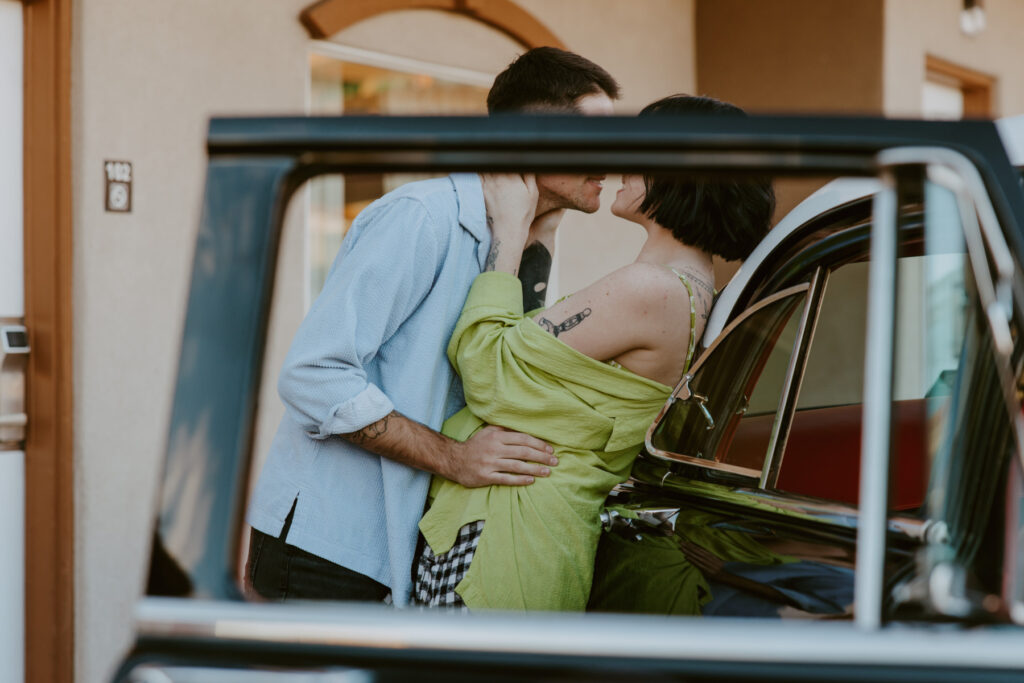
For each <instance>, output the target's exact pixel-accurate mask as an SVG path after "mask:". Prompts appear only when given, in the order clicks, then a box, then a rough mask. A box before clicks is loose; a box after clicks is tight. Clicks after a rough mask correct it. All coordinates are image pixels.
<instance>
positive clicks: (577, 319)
mask: <svg viewBox="0 0 1024 683" xmlns="http://www.w3.org/2000/svg"><path fill="white" fill-rule="evenodd" d="M590 313H591V310H590V309H589V308H584V309H583V310H582V311H580V312H579V313H577V314H576V315H572V316H569V317H568V318H566V319H565V320H563V321H562V322H561V323H559V324H558V325H556V324H554V323H553V322H551V321H550V320H548V319H547V318H541V319H540V320H538V321H537V323H538V324H539V325H540V326H541V327H543V328H544V329H545V330H546V331H548V332H550V333H551V334H553V335H555V336H556V337H557V336H558V335H560V334H562V333H563V332H568V331H569V330H571V329H572V328H574V327H576V326H577V325H579V324H580V323H581V322H583V319H584V318H586V317H587V316H589V315H590Z"/></svg>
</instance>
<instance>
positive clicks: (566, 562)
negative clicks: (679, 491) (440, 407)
mask: <svg viewBox="0 0 1024 683" xmlns="http://www.w3.org/2000/svg"><path fill="white" fill-rule="evenodd" d="M686 284H687V288H688V289H689V284H688V283H686ZM691 298H692V297H691ZM691 322H692V318H691ZM692 327H693V326H692V324H691V330H692ZM691 337H693V335H692V333H691ZM691 346H692V343H691ZM691 353H692V351H691ZM448 358H449V359H450V360H451V362H452V364H453V365H454V366H455V369H456V370H457V371H458V373H459V375H460V376H461V377H462V381H463V388H464V391H465V396H466V408H464V409H463V410H461V411H460V412H458V413H456V414H455V415H453V416H452V417H451V418H449V419H448V420H447V421H446V422H445V424H444V427H443V428H442V433H444V434H446V435H447V436H450V437H452V438H453V439H457V440H460V441H464V440H465V439H468V438H469V437H470V436H472V435H473V434H474V433H475V432H476V431H477V430H478V429H480V428H481V427H483V426H484V425H486V424H493V425H500V426H502V427H507V428H508V429H513V430H516V431H520V432H525V433H528V434H532V435H533V436H536V437H537V438H540V439H543V440H545V441H547V442H548V443H550V444H551V445H552V447H553V448H554V451H555V455H556V456H558V458H559V464H558V466H557V467H553V468H551V476H549V477H542V478H538V479H537V480H536V481H535V482H534V483H533V484H531V485H529V486H488V487H482V488H472V489H470V488H465V487H463V486H460V485H458V484H456V483H454V482H451V481H448V480H446V479H443V478H440V477H434V480H433V482H432V485H431V495H430V497H431V500H432V502H431V505H430V509H429V510H428V511H427V513H426V515H424V517H423V519H422V520H421V521H420V531H421V532H422V533H423V536H424V538H425V539H426V542H427V543H428V544H429V545H430V548H431V550H432V551H433V553H434V554H435V555H440V554H442V553H445V552H447V551H448V550H450V549H451V548H452V546H453V544H454V542H455V539H456V536H457V535H458V532H459V529H460V528H462V527H463V526H464V525H466V524H469V523H471V522H475V521H479V520H484V521H485V525H484V529H483V532H482V534H481V536H480V539H479V544H478V546H477V548H476V552H475V554H474V556H473V560H472V563H471V565H470V567H469V570H468V571H467V572H466V575H465V576H464V577H463V579H462V581H461V582H460V583H459V584H458V586H457V588H456V590H457V592H458V593H459V595H460V596H461V597H462V599H463V601H464V602H465V603H466V605H467V606H468V607H469V608H471V609H482V608H483V609H533V610H536V609H542V610H543V609H546V610H583V609H584V608H585V607H586V604H587V598H588V596H589V594H590V586H591V580H592V576H593V564H594V556H595V553H596V550H597V542H598V539H599V536H600V532H601V523H600V519H599V517H600V513H601V510H602V507H603V505H604V501H605V498H606V497H607V495H608V493H609V491H610V490H611V489H612V488H613V487H614V486H615V485H616V484H619V483H621V482H623V481H625V480H626V478H628V476H629V472H630V468H631V467H632V464H633V460H634V458H635V457H636V455H637V453H638V452H639V450H640V446H641V445H642V443H643V439H644V434H645V433H646V431H647V428H648V427H649V426H650V424H651V422H652V421H653V419H654V417H655V416H656V415H657V412H658V410H659V409H660V408H661V406H662V405H663V404H664V403H665V400H666V399H667V398H668V395H669V393H670V392H671V389H670V388H669V387H667V386H665V385H663V384H661V383H659V382H655V381H653V380H650V379H647V378H645V377H641V376H639V375H636V374H634V373H632V372H630V371H629V370H626V369H624V368H621V367H615V366H613V365H609V364H607V363H603V362H601V361H597V360H594V359H593V358H590V357H588V356H586V355H584V354H582V353H580V352H578V351H576V350H575V349H573V348H571V347H570V346H567V345H566V344H564V343H562V342H560V341H558V340H557V339H556V338H555V337H554V336H552V335H550V334H548V333H547V332H545V331H544V330H542V329H541V328H540V326H538V325H537V324H536V323H535V322H534V321H533V320H532V319H530V318H527V317H525V316H524V314H523V306H522V288H521V285H520V282H519V280H518V279H517V278H515V277H514V276H512V275H509V274H507V273H498V272H487V273H482V274H481V275H479V276H478V277H477V279H476V280H475V281H474V283H473V286H472V288H471V289H470V292H469V296H468V298H467V300H466V304H465V306H464V308H463V311H462V316H461V317H460V319H459V321H458V323H457V324H456V327H455V332H454V333H453V334H452V338H451V341H450V343H449V345H448Z"/></svg>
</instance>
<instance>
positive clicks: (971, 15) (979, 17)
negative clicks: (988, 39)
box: [960, 0, 985, 36]
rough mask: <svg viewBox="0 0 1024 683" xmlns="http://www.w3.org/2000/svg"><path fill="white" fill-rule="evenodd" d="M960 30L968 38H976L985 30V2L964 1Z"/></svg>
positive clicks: (975, 0)
mask: <svg viewBox="0 0 1024 683" xmlns="http://www.w3.org/2000/svg"><path fill="white" fill-rule="evenodd" d="M960 30H961V31H963V32H964V34H966V35H968V36H976V35H978V34H979V33H981V32H982V31H984V30H985V4H984V0H964V8H963V10H962V11H961V12H960Z"/></svg>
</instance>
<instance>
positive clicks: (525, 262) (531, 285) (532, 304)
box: [519, 242, 551, 311]
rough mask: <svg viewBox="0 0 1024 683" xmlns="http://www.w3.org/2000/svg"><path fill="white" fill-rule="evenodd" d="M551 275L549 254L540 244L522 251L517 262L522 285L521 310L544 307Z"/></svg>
mask: <svg viewBox="0 0 1024 683" xmlns="http://www.w3.org/2000/svg"><path fill="white" fill-rule="evenodd" d="M550 275H551V252H550V251H548V248H547V247H545V246H544V245H543V244H541V243H540V242H534V243H533V244H531V245H530V246H528V247H527V248H526V249H525V250H523V259H522V261H520V262H519V280H520V281H521V282H522V283H523V310H524V311H532V310H534V309H535V308H540V307H541V306H543V305H544V298H545V295H546V294H547V290H548V277H549V276H550Z"/></svg>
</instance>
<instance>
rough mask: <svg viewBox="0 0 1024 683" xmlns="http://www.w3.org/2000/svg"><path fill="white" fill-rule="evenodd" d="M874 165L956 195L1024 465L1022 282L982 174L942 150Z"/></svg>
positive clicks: (892, 152)
mask: <svg viewBox="0 0 1024 683" xmlns="http://www.w3.org/2000/svg"><path fill="white" fill-rule="evenodd" d="M877 160H878V163H879V165H880V166H883V167H884V166H897V165H913V164H917V165H924V166H926V167H927V169H928V178H929V180H932V181H933V182H935V183H936V184H938V185H941V186H943V187H946V188H947V189H949V190H951V191H952V192H954V193H955V194H956V195H957V204H958V205H959V206H960V207H961V223H962V224H963V232H964V239H965V241H966V243H967V251H968V256H969V258H970V260H971V266H972V268H973V269H974V271H975V273H974V279H975V281H976V283H977V286H978V295H979V297H980V298H981V303H982V306H983V308H984V310H985V315H986V318H987V321H988V325H989V330H990V331H991V333H992V339H993V345H994V346H995V348H996V353H997V358H996V360H997V362H996V368H997V370H998V372H999V376H1000V380H1001V383H1002V385H1003V394H1004V402H1005V403H1006V409H1007V413H1008V416H1009V420H1010V424H1011V425H1012V426H1013V432H1014V440H1015V445H1016V447H1017V457H1018V458H1019V459H1020V462H1021V464H1022V465H1024V415H1022V412H1021V405H1020V401H1019V399H1018V397H1017V391H1016V384H1017V383H1016V378H1015V375H1014V371H1013V365H1012V357H1011V356H1012V353H1013V333H1012V331H1011V329H1010V323H1011V321H1012V320H1013V310H1014V303H1015V302H1016V305H1017V306H1018V307H1021V314H1022V316H1024V277H1021V278H1015V277H1014V275H1015V273H1016V272H1017V268H1016V262H1015V260H1014V257H1013V252H1012V251H1010V248H1009V246H1008V245H1007V243H1006V238H1005V237H1004V236H1003V232H1002V229H1001V227H1000V225H999V218H998V216H997V215H996V211H995V207H994V206H993V205H992V199H991V197H989V195H988V192H987V191H986V190H985V183H984V181H983V180H982V178H981V174H980V173H978V169H977V168H976V167H975V166H974V164H973V163H971V161H970V160H969V159H967V157H965V156H964V155H963V154H961V153H960V152H957V151H954V150H952V149H946V148H943V147H894V148H892V149H888V150H883V151H881V152H879V153H878V155H877ZM970 205H973V208H974V210H975V211H976V212H977V215H975V213H974V212H972V211H971V210H970V208H971V206H970ZM1019 227H1021V228H1024V226H1019ZM985 247H987V250H986V248H985ZM989 257H991V260H992V263H993V265H994V266H995V271H996V279H995V281H993V279H992V273H991V271H990V269H989V267H988V258H989ZM1015 295H1016V298H1015Z"/></svg>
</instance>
